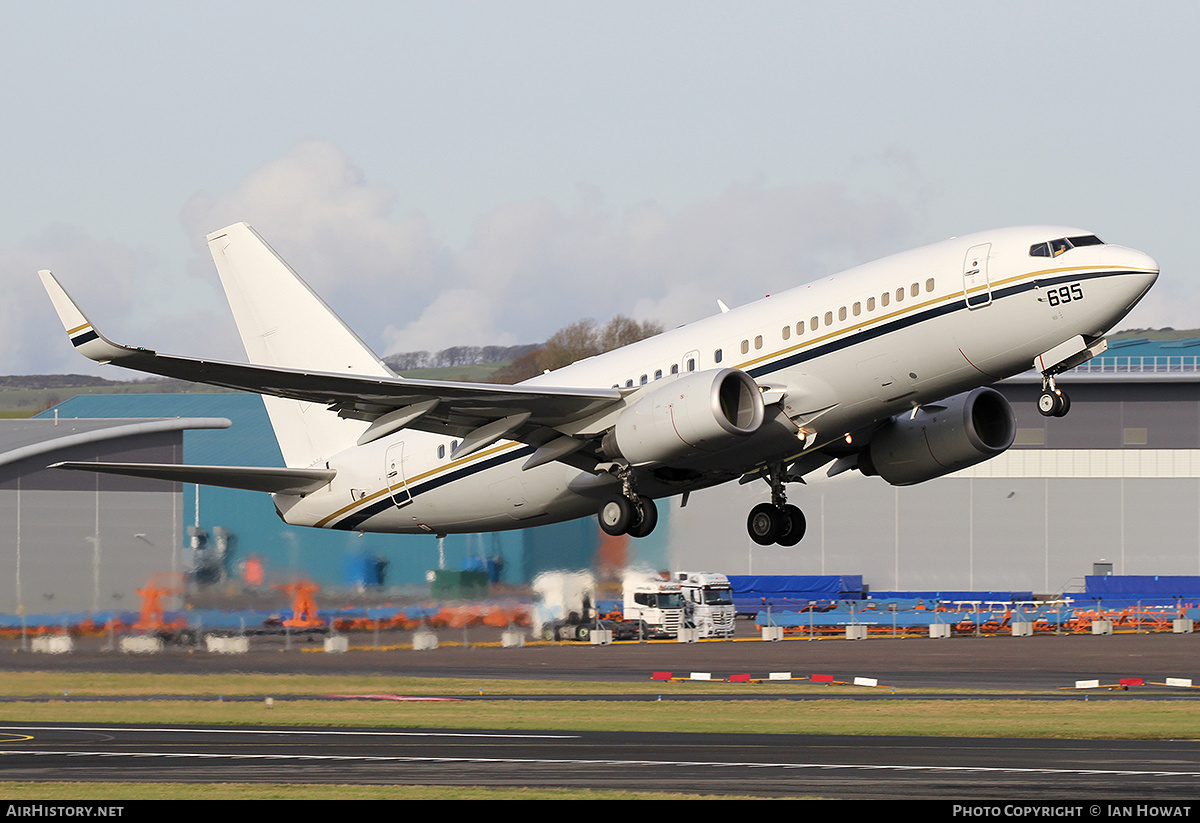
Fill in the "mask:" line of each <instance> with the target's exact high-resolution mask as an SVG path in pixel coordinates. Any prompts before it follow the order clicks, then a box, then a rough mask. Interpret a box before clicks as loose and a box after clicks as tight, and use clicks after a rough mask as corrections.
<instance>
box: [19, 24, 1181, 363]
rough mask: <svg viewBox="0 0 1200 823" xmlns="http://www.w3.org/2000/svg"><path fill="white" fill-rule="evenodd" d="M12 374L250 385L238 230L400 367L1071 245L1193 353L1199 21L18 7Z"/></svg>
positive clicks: (1135, 321) (673, 321)
mask: <svg viewBox="0 0 1200 823" xmlns="http://www.w3.org/2000/svg"><path fill="white" fill-rule="evenodd" d="M0 12H3V19H4V21H5V24H4V26H3V27H0V285H2V287H3V295H4V298H3V301H0V352H2V354H0V358H2V359H0V374H35V373H45V372H76V373H88V374H102V375H104V376H107V377H110V378H112V379H127V378H130V377H136V376H137V375H133V374H132V373H129V372H123V371H120V370H117V369H115V368H112V367H106V368H102V367H99V366H94V365H93V364H91V363H90V362H89V361H86V360H84V359H83V358H82V357H81V356H79V355H78V354H76V353H75V352H74V351H73V350H72V349H71V347H70V345H69V343H68V342H67V340H66V339H65V336H64V335H63V333H62V330H61V326H60V325H59V324H58V321H57V319H56V317H55V315H54V313H53V310H52V309H51V307H50V304H49V301H48V299H47V298H46V296H45V293H44V292H43V291H42V289H41V286H40V284H39V283H38V281H37V278H36V276H35V274H36V272H37V270H38V269H42V268H49V269H52V270H53V271H54V272H55V274H56V275H57V276H58V277H59V279H60V281H61V282H62V283H63V285H64V286H65V287H66V288H67V290H68V291H69V292H71V294H72V295H73V296H74V297H75V298H76V299H77V300H78V301H79V302H80V303H81V304H82V306H83V308H84V310H85V311H86V312H87V313H88V314H89V316H90V318H91V319H92V320H93V321H94V322H95V323H96V324H97V325H98V326H99V327H100V328H101V329H102V330H103V331H104V332H105V333H106V334H107V335H108V336H109V337H111V338H113V339H115V340H117V341H118V342H122V343H127V344H131V345H140V346H146V347H149V348H156V349H159V350H162V351H167V352H171V353H176V354H186V355H195V356H205V357H217V358H223V359H232V360H241V359H244V353H243V351H242V349H241V344H240V342H239V341H238V338H237V334H236V331H235V329H234V326H233V322H232V319H231V317H230V316H229V313H228V309H227V308H226V306H225V303H224V298H223V296H222V294H221V291H220V285H219V281H218V279H217V276H216V271H215V268H214V267H213V264H212V260H211V258H210V257H209V255H208V251H207V247H206V245H205V235H206V234H208V233H209V232H212V231H215V230H217V229H220V228H222V227H224V226H226V225H228V224H230V223H233V222H238V221H245V222H248V223H250V224H251V225H252V226H254V227H255V228H256V229H257V230H258V232H259V233H260V234H261V235H262V236H263V237H264V238H265V239H266V240H267V241H268V242H269V243H270V244H271V245H272V246H273V247H274V248H275V249H276V251H278V252H279V253H280V255H281V256H283V257H284V259H286V260H287V261H288V262H289V263H290V264H291V265H292V267H293V268H294V269H296V271H298V272H299V273H300V274H301V276H303V277H304V278H305V280H306V281H307V282H309V284H310V285H311V286H312V287H313V288H314V289H315V290H316V291H317V292H318V293H319V294H320V295H321V296H322V297H323V298H324V299H325V300H326V302H327V303H329V304H330V306H331V307H333V309H334V310H335V311H336V312H337V313H338V314H339V315H340V316H341V317H342V318H343V319H344V320H345V321H346V322H347V323H348V324H349V325H350V326H351V327H352V328H353V329H355V331H356V332H358V334H359V335H360V336H361V337H362V338H363V339H364V340H365V341H366V342H367V343H368V344H369V345H370V346H371V347H372V348H374V349H375V350H376V351H377V352H378V353H379V354H387V353H390V352H397V351H414V350H430V351H435V350H438V349H442V348H445V347H448V346H452V345H488V344H496V345H510V344H516V343H530V342H540V341H542V340H544V339H545V338H546V337H548V336H549V335H551V334H552V333H553V332H554V331H556V330H557V329H559V328H561V327H562V326H564V325H566V324H568V323H570V322H573V321H575V320H579V319H582V318H585V317H591V318H594V319H597V320H598V321H600V322H604V321H606V320H607V319H608V318H610V317H611V316H613V315H614V314H617V313H623V314H626V315H629V316H632V317H634V318H635V319H639V320H656V321H658V322H661V323H663V324H664V325H665V326H667V327H672V326H675V325H678V324H680V323H684V322H688V321H692V320H696V319H699V318H700V317H704V316H706V315H708V314H712V313H714V312H715V311H717V304H716V301H717V299H721V300H724V301H725V302H726V303H727V304H729V305H731V306H732V305H737V304H740V303H744V302H748V301H750V300H754V299H757V298H759V297H761V296H762V295H764V294H767V293H771V292H776V291H781V290H783V289H786V288H790V287H791V286H794V285H798V284H800V283H803V282H806V281H808V280H812V279H816V278H818V277H821V276H824V275H828V274H832V273H834V272H837V271H840V270H842V269H845V268H848V267H850V266H853V265H856V264H859V263H863V262H867V261H869V260H872V259H875V258H878V257H882V256H884V255H887V254H891V253H893V252H898V251H903V250H905V249H907V248H912V247H915V246H919V245H922V244H925V243H929V242H935V241H938V240H942V239H945V238H947V237H952V236H957V235H962V234H968V233H970V232H974V231H980V230H985V229H989V228H996V227H1000V226H1009V225H1021V224H1029V223H1054V224H1059V225H1067V226H1077V227H1080V228H1085V229H1087V230H1089V231H1092V232H1095V233H1097V234H1098V235H1099V236H1100V237H1101V238H1102V239H1104V240H1105V241H1107V242H1112V243H1119V244H1122V245H1127V246H1132V247H1134V248H1138V249H1141V250H1142V251H1145V252H1148V253H1150V254H1152V255H1153V256H1155V257H1156V258H1157V260H1158V261H1159V264H1160V266H1161V269H1162V275H1161V276H1160V277H1159V280H1158V283H1157V285H1156V286H1155V288H1154V290H1153V291H1152V292H1151V294H1150V295H1149V296H1148V297H1147V298H1146V299H1145V300H1144V301H1143V303H1142V304H1141V305H1140V306H1139V307H1138V308H1137V309H1135V311H1134V313H1133V314H1132V315H1131V316H1130V317H1129V318H1128V319H1127V321H1126V322H1125V323H1124V324H1123V325H1124V326H1127V327H1129V326H1142V327H1145V326H1152V327H1162V326H1173V327H1176V328H1194V327H1200V268H1198V267H1197V266H1196V265H1194V263H1193V261H1192V260H1191V259H1189V258H1190V254H1189V253H1188V252H1187V244H1188V243H1190V242H1195V238H1196V234H1197V232H1196V222H1197V217H1198V216H1200V200H1198V195H1197V192H1198V191H1200V152H1198V151H1197V149H1196V145H1197V140H1196V135H1197V131H1198V128H1197V126H1198V122H1197V121H1198V120H1200V50H1197V49H1196V48H1195V32H1196V31H1197V30H1200V4H1196V3H1179V2H1149V3H1142V4H1133V3H1127V2H1109V1H1108V0H1093V2H1087V3H1082V2H1080V3H1075V2H1046V0H1042V2H1022V1H1020V0H1016V1H1014V2H1004V3H996V2H978V3H976V2H963V1H962V0H958V2H922V1H921V0H914V2H907V3H885V2H853V1H850V2H838V3H829V2H803V1H802V0H795V1H794V2H763V1H762V0H741V2H710V1H709V0H688V2H675V1H674V0H662V1H661V2H654V1H653V0H641V1H640V2H624V1H623V0H605V2H573V0H549V1H547V2H541V1H540V0H539V1H538V2H534V1H533V0H504V2H495V0H493V1H492V2H464V1H463V0H439V2H407V1H406V0H390V2H354V0H348V1H347V2H342V3H338V4H336V5H335V4H331V3H318V2H304V0H291V1H290V2H272V1H271V0H264V1H262V2H255V3H244V2H237V3H233V2H224V1H223V0H210V2H205V3H203V4H176V3H157V2H154V3H151V2H122V0H111V1H110V2H106V3H83V2H47V3H38V4H32V3H17V2H13V0H0Z"/></svg>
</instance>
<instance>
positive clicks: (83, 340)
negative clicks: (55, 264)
mask: <svg viewBox="0 0 1200 823" xmlns="http://www.w3.org/2000/svg"><path fill="white" fill-rule="evenodd" d="M38 277H40V278H42V286H44V287H45V289H46V294H48V295H50V302H51V303H53V304H54V310H55V311H56V312H58V319H59V320H61V321H62V324H63V328H64V329H66V330H67V337H69V338H70V339H71V345H73V346H74V347H75V348H77V349H79V353H80V354H82V355H83V356H84V357H87V358H89V359H91V360H95V361H96V362H97V363H110V362H112V361H113V360H116V359H117V358H119V357H120V356H121V355H123V354H126V353H128V352H131V351H134V350H133V349H130V348H129V347H128V346H122V345H119V344H117V343H114V342H112V341H111V340H109V339H108V338H107V337H105V336H104V335H102V334H101V333H100V332H99V331H97V330H96V328H95V327H94V326H93V325H92V321H91V320H88V318H87V315H85V314H84V313H83V311H82V310H81V309H80V308H79V306H77V305H76V304H75V301H74V300H72V299H71V296H70V295H69V294H67V292H66V290H65V289H64V288H63V287H62V286H60V285H59V283H58V281H57V280H55V279H54V275H53V274H51V273H50V272H48V271H46V270H45V269H43V270H41V271H39V272H38Z"/></svg>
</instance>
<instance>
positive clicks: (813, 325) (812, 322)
mask: <svg viewBox="0 0 1200 823" xmlns="http://www.w3.org/2000/svg"><path fill="white" fill-rule="evenodd" d="M820 325H821V321H820V320H818V319H817V318H815V317H814V318H813V319H811V320H809V321H808V327H809V328H810V329H812V330H813V331H816V330H817V329H818V328H819V327H820Z"/></svg>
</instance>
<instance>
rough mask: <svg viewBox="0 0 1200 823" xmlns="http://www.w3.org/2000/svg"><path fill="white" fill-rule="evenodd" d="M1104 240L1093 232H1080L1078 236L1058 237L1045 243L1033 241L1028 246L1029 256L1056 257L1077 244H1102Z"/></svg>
mask: <svg viewBox="0 0 1200 823" xmlns="http://www.w3.org/2000/svg"><path fill="white" fill-rule="evenodd" d="M1103 245H1104V241H1103V240H1101V239H1100V238H1099V237H1097V236H1096V235H1094V234H1081V235H1079V236H1078V237H1060V238H1058V239H1057V240H1048V241H1046V242H1045V243H1034V244H1033V245H1032V246H1030V247H1029V256H1030V257H1058V256H1059V255H1060V254H1062V253H1063V252H1065V251H1067V250H1068V249H1073V248H1075V247H1077V246H1103Z"/></svg>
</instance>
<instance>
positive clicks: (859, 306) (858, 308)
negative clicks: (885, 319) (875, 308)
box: [854, 301, 862, 317]
mask: <svg viewBox="0 0 1200 823" xmlns="http://www.w3.org/2000/svg"><path fill="white" fill-rule="evenodd" d="M860 314H862V303H859V302H858V301H855V303H854V316H855V317H858V316H859V315H860Z"/></svg>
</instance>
